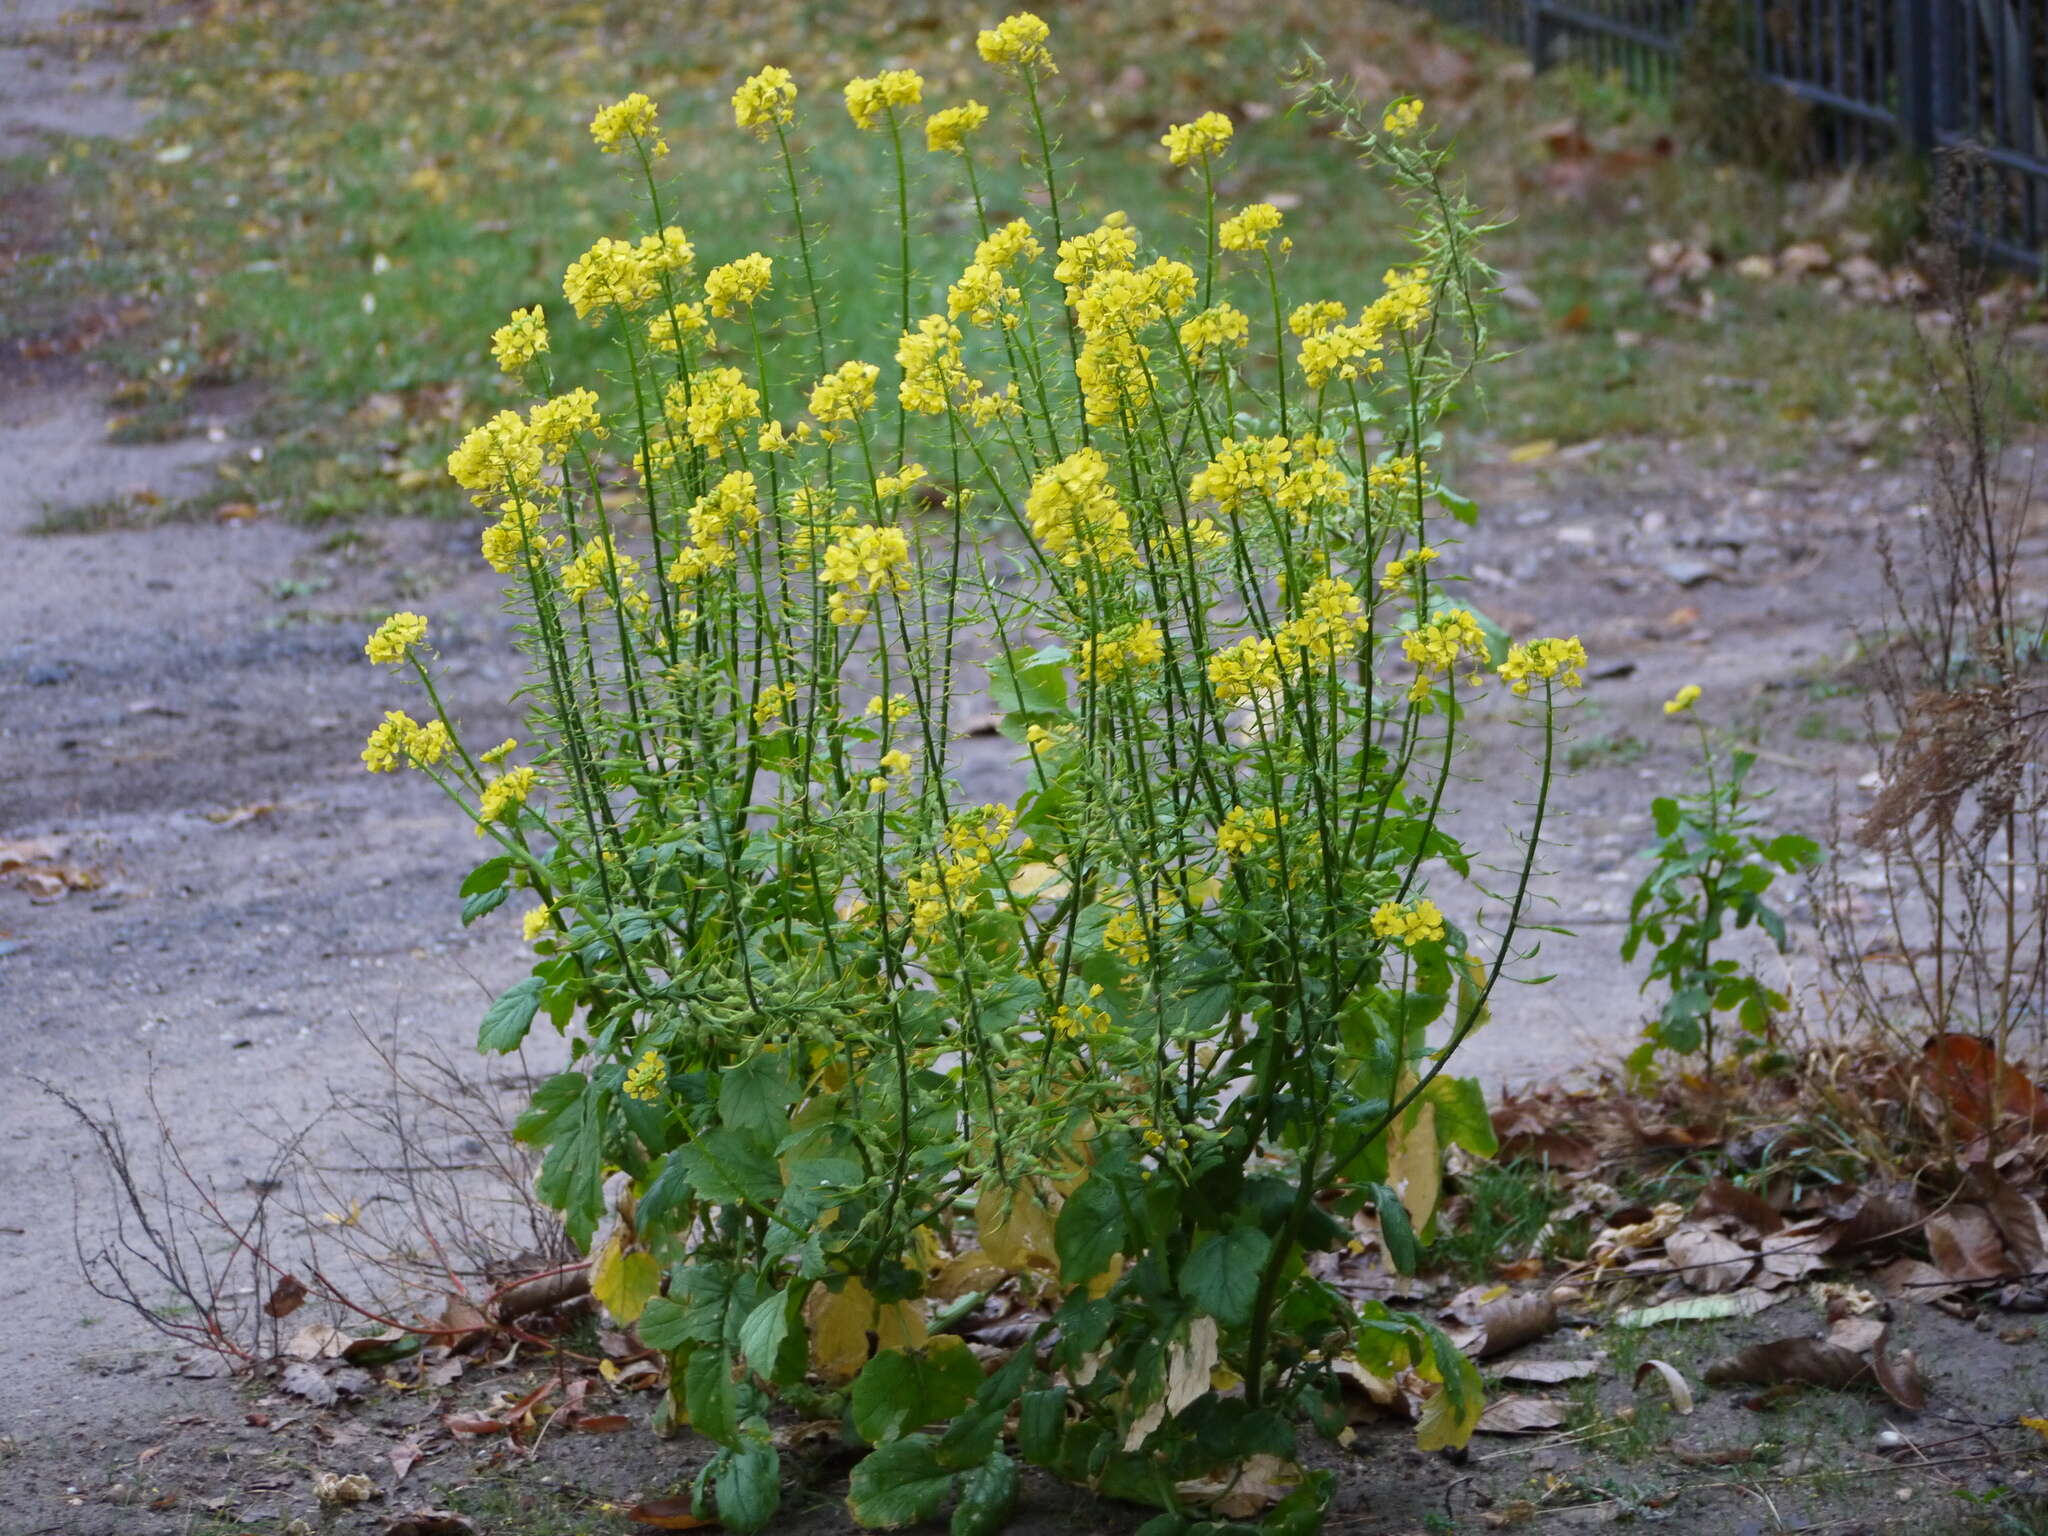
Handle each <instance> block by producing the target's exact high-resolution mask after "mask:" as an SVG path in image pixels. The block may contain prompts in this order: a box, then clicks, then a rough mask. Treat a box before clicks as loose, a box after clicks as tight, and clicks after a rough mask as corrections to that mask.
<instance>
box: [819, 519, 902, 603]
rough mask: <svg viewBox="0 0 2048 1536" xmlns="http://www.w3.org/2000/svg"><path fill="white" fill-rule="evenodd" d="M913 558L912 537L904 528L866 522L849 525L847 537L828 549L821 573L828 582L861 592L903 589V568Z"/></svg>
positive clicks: (820, 569) (832, 544)
mask: <svg viewBox="0 0 2048 1536" xmlns="http://www.w3.org/2000/svg"><path fill="white" fill-rule="evenodd" d="M909 560H910V540H909V538H908V537H907V536H906V535H905V534H904V532H903V530H902V529H901V528H882V527H877V526H876V525H875V524H873V523H864V524H862V525H861V526H860V527H858V528H849V529H848V530H847V531H846V535H845V537H844V538H841V539H838V540H836V541H835V542H833V543H831V544H829V545H827V546H826V548H825V562H824V564H823V565H822V566H820V567H819V571H818V574H819V575H820V576H821V577H823V578H824V579H825V580H826V581H829V582H832V583H834V584H836V585H839V586H843V587H852V588H856V589H858V590H859V591H862V592H874V591H876V590H880V589H886V590H888V591H897V592H900V591H901V590H902V589H903V575H902V569H903V567H904V565H906V564H907V563H908V562H909Z"/></svg>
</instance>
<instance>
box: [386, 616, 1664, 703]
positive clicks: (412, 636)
mask: <svg viewBox="0 0 2048 1536" xmlns="http://www.w3.org/2000/svg"><path fill="white" fill-rule="evenodd" d="M426 638H427V621H426V618H425V617H424V616H423V615H421V614H417V613H394V614H393V615H391V617H390V618H388V619H386V620H385V621H384V622H383V623H382V624H379V625H378V626H377V628H376V630H375V632H374V633H372V634H371V636H370V638H369V639H368V640H366V641H364V642H363V654H364V655H365V656H368V657H369V658H370V664H371V665H372V666H380V667H381V666H386V665H391V664H395V663H397V662H401V661H403V660H405V653H406V650H407V648H408V647H411V646H415V645H420V644H422V643H424V642H425V640H426ZM1694 691H1695V692H1697V691H1698V690H1697V689H1695V690H1694Z"/></svg>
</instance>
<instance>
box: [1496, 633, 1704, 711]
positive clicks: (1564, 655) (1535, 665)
mask: <svg viewBox="0 0 2048 1536" xmlns="http://www.w3.org/2000/svg"><path fill="white" fill-rule="evenodd" d="M1585 664H1586V648H1585V646H1583V645H1581V644H1580V643H1579V637H1578V636H1577V635H1573V636H1572V637H1571V638H1570V639H1568V640H1537V641H1534V642H1532V643H1531V644H1529V645H1526V646H1523V645H1511V646H1509V647H1508V656H1507V660H1506V661H1503V662H1502V663H1501V664H1500V667H1499V672H1500V675H1501V677H1502V679H1503V680H1504V681H1506V682H1507V683H1508V684H1509V685H1510V687H1511V688H1512V690H1513V691H1514V692H1516V693H1518V694H1526V693H1527V692H1528V691H1529V680H1530V679H1531V678H1537V677H1540V678H1555V679H1556V680H1557V683H1558V685H1559V686H1560V687H1564V688H1578V687H1581V686H1583V684H1584V678H1583V677H1582V676H1581V674H1580V671H1579V669H1580V668H1581V667H1583V666H1585ZM1693 694H1694V697H1695V698H1697V697H1698V694H1699V691H1698V690H1697V689H1695V690H1694V691H1693ZM1673 702H1674V703H1675V702H1676V700H1674V701H1673ZM1666 713H1675V711H1671V710H1667V711H1666Z"/></svg>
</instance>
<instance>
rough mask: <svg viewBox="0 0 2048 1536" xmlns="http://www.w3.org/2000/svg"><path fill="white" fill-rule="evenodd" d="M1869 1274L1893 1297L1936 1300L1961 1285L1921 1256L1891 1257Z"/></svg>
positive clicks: (1950, 1293)
mask: <svg viewBox="0 0 2048 1536" xmlns="http://www.w3.org/2000/svg"><path fill="white" fill-rule="evenodd" d="M1870 1278H1871V1279H1872V1280H1874V1281H1876V1282H1877V1286H1878V1289H1880V1290H1881V1291H1883V1292H1884V1294H1885V1295H1887V1296H1889V1297H1891V1298H1892V1299H1893V1300H1895V1301H1940V1300H1941V1299H1942V1298H1943V1297H1945V1296H1953V1295H1955V1293H1956V1292H1957V1291H1959V1290H1961V1289H1962V1287H1961V1286H1960V1285H1958V1284H1956V1283H1955V1282H1954V1281H1953V1280H1951V1279H1949V1278H1948V1276H1946V1275H1944V1274H1943V1273H1942V1272H1941V1271H1940V1270H1938V1269H1936V1268H1935V1267H1934V1266H1933V1265H1932V1264H1930V1263H1928V1262H1927V1261H1926V1260H1925V1259H1893V1260H1892V1261H1891V1263H1889V1264H1886V1265H1884V1266H1883V1267H1882V1268H1880V1269H1875V1270H1872V1271H1871V1275H1870Z"/></svg>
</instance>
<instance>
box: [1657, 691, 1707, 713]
mask: <svg viewBox="0 0 2048 1536" xmlns="http://www.w3.org/2000/svg"><path fill="white" fill-rule="evenodd" d="M1699 701H1700V685H1699V684H1698V683H1687V684H1686V685H1685V686H1684V687H1683V688H1681V689H1679V690H1678V692H1676V693H1674V694H1673V695H1672V696H1671V697H1670V698H1668V699H1666V700H1665V701H1664V713H1665V714H1667V715H1682V714H1684V713H1685V712H1686V711H1687V710H1689V709H1691V708H1692V707H1693V705H1695V704H1697V703H1699Z"/></svg>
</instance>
